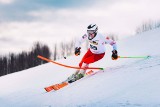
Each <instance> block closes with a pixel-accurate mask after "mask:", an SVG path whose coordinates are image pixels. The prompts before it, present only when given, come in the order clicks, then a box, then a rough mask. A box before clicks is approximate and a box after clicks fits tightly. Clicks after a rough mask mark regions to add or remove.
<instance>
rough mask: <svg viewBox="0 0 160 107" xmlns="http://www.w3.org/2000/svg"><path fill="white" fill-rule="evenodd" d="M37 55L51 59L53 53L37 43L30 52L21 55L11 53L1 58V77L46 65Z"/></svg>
mask: <svg viewBox="0 0 160 107" xmlns="http://www.w3.org/2000/svg"><path fill="white" fill-rule="evenodd" d="M37 55H42V56H45V57H47V58H50V56H51V52H50V49H49V47H48V46H47V45H42V44H41V43H39V42H37V43H35V44H34V46H33V48H32V50H31V51H30V52H25V51H23V52H21V53H19V54H14V53H10V54H9V55H5V56H0V76H3V75H7V74H10V73H14V72H18V71H21V70H24V69H28V68H31V67H35V66H37V65H41V64H44V63H46V62H45V61H42V60H40V59H38V58H37Z"/></svg>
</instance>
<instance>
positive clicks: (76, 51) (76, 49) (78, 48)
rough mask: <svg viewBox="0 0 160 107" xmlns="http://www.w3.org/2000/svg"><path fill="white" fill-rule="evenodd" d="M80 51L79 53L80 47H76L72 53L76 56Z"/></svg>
mask: <svg viewBox="0 0 160 107" xmlns="http://www.w3.org/2000/svg"><path fill="white" fill-rule="evenodd" d="M80 53H81V47H76V48H75V52H74V54H75V55H76V56H78V55H80Z"/></svg>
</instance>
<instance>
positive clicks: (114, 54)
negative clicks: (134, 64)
mask: <svg viewBox="0 0 160 107" xmlns="http://www.w3.org/2000/svg"><path fill="white" fill-rule="evenodd" d="M117 59H118V52H117V50H113V51H112V60H117Z"/></svg>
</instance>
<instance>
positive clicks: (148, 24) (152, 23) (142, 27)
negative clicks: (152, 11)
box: [136, 20, 160, 34]
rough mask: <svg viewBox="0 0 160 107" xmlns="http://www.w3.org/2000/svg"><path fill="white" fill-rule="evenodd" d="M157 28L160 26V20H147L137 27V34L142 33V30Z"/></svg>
mask: <svg viewBox="0 0 160 107" xmlns="http://www.w3.org/2000/svg"><path fill="white" fill-rule="evenodd" d="M156 28H160V21H151V20H149V21H146V22H144V23H142V24H141V25H140V26H139V27H137V29H136V34H139V33H142V32H146V31H149V30H153V29H156Z"/></svg>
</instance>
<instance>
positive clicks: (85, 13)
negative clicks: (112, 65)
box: [0, 0, 160, 54]
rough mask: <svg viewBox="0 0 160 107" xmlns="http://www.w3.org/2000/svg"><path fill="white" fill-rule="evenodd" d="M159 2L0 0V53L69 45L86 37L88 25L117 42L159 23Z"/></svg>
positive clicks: (159, 0) (155, 0) (124, 0)
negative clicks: (149, 23) (116, 37)
mask: <svg viewBox="0 0 160 107" xmlns="http://www.w3.org/2000/svg"><path fill="white" fill-rule="evenodd" d="M159 10H160V0H0V45H1V46H0V52H1V54H2V53H9V52H20V51H22V50H26V49H29V48H31V47H32V45H33V43H34V42H35V41H41V42H44V43H47V44H48V45H49V46H50V48H51V49H52V48H53V46H52V45H53V44H54V43H56V42H57V43H58V42H60V41H69V40H70V39H72V38H74V37H80V36H82V35H83V34H84V33H86V27H87V26H88V25H89V24H90V23H96V24H97V25H98V26H99V32H101V33H103V34H105V35H107V34H109V33H114V34H117V35H119V38H124V37H127V36H128V35H133V34H134V32H135V29H136V27H137V26H139V25H140V24H142V23H143V22H146V21H148V20H153V21H158V20H159V19H160V11H159Z"/></svg>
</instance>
